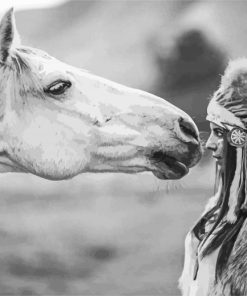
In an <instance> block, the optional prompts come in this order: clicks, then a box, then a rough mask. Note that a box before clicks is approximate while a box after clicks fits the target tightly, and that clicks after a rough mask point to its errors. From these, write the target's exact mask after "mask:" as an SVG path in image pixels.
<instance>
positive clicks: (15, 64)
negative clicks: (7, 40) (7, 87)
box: [3, 47, 49, 99]
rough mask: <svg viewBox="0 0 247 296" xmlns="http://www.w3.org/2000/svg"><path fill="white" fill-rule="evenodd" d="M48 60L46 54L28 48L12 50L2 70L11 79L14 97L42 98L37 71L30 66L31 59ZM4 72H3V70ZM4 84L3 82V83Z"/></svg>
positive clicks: (41, 88)
mask: <svg viewBox="0 0 247 296" xmlns="http://www.w3.org/2000/svg"><path fill="white" fill-rule="evenodd" d="M37 56H40V57H41V58H46V59H48V57H49V56H48V54H46V53H44V52H42V51H39V50H35V49H32V48H28V47H22V48H17V49H14V50H13V51H12V53H11V55H10V57H9V59H8V63H6V65H4V67H3V68H5V69H7V68H8V71H9V76H10V77H12V83H13V85H12V88H13V89H14V90H15V91H14V93H15V96H18V95H19V96H20V97H21V98H23V99H24V98H26V97H27V96H28V95H32V96H35V97H40V98H44V91H43V87H42V84H41V81H40V79H39V75H38V69H37V68H35V66H34V65H33V64H32V57H37ZM3 71H4V70H3ZM3 83H4V81H3Z"/></svg>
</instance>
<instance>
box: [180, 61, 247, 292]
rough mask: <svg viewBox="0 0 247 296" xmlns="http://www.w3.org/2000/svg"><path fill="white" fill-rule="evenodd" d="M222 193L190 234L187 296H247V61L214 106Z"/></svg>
mask: <svg viewBox="0 0 247 296" xmlns="http://www.w3.org/2000/svg"><path fill="white" fill-rule="evenodd" d="M207 111H208V115H207V120H208V121H209V122H210V128H211V135H210V137H209V139H208V141H207V144H206V147H207V148H208V149H210V150H212V152H213V157H214V158H215V159H216V189H217V190H216V194H215V196H213V197H212V198H211V199H210V200H209V203H208V205H207V206H206V209H205V211H204V213H203V215H202V216H201V218H200V219H199V220H198V222H197V223H196V224H195V226H194V227H193V228H192V230H191V231H190V232H189V233H188V235H187V237H186V241H185V262H184V270H183V274H182V276H181V278H180V288H181V290H182V292H183V295H184V296H212V295H214V296H216V295H217V296H223V295H227V296H230V295H232V296H237V295H239V296H243V295H247V219H246V217H247V179H246V176H247V175H246V174H247V159H246V158H247V143H246V142H247V141H246V140H247V59H239V60H236V61H233V62H231V63H230V64H229V66H228V67H227V69H226V71H225V74H224V76H223V77H222V81H221V85H220V87H219V89H218V90H217V91H216V92H215V94H214V95H213V97H212V99H211V101H210V103H209V106H208V110H207Z"/></svg>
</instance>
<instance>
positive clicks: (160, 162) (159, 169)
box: [151, 151, 189, 180]
mask: <svg viewBox="0 0 247 296" xmlns="http://www.w3.org/2000/svg"><path fill="white" fill-rule="evenodd" d="M151 162H152V165H153V166H154V169H152V173H153V174H154V175H155V176H156V177H157V178H159V179H162V180H172V179H180V178H182V177H184V176H185V175H186V174H187V173H188V172H189V169H188V167H187V166H186V165H185V164H184V163H183V162H181V161H179V160H177V159H176V158H175V157H174V156H170V155H168V154H167V153H164V152H162V151H158V152H154V153H153V154H152V156H151Z"/></svg>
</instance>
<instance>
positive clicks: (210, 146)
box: [206, 139, 217, 151]
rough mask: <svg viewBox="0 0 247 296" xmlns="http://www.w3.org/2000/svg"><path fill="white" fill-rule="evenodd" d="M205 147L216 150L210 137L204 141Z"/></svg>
mask: <svg viewBox="0 0 247 296" xmlns="http://www.w3.org/2000/svg"><path fill="white" fill-rule="evenodd" d="M206 148H207V149H209V150H212V151H216V150H217V145H216V143H214V142H212V141H210V139H208V141H207V143H206Z"/></svg>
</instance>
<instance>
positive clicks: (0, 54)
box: [0, 8, 20, 63]
mask: <svg viewBox="0 0 247 296" xmlns="http://www.w3.org/2000/svg"><path fill="white" fill-rule="evenodd" d="M19 44H20V37H19V34H18V32H17V30H16V26H15V17H14V12H13V8H11V9H9V10H8V11H7V12H6V13H5V14H4V16H3V17H2V19H1V22H0V62H1V63H5V62H6V60H7V58H8V56H9V52H10V50H11V48H14V47H16V46H18V45H19Z"/></svg>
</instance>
